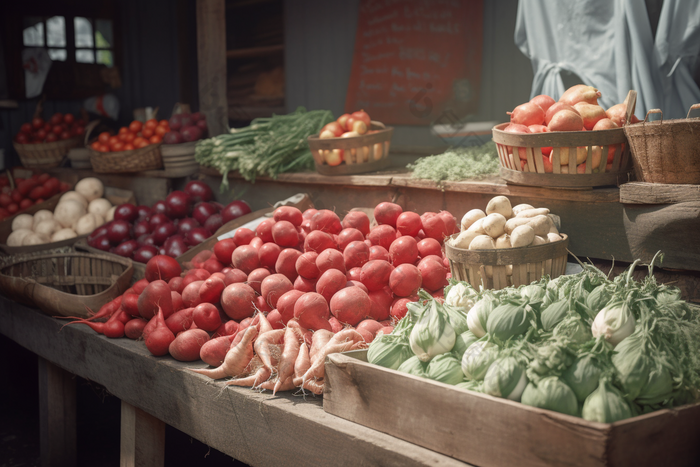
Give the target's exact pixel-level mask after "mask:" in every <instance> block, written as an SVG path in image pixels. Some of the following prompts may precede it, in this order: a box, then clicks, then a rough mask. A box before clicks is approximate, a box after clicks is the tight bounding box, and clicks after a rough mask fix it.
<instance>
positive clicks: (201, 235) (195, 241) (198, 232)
mask: <svg viewBox="0 0 700 467" xmlns="http://www.w3.org/2000/svg"><path fill="white" fill-rule="evenodd" d="M209 237H210V235H209V231H208V230H207V229H205V228H204V227H195V228H194V229H192V230H190V231H189V232H188V233H187V236H186V237H185V243H186V244H187V245H190V246H195V245H199V244H200V243H202V242H203V241H204V240H206V239H207V238H209Z"/></svg>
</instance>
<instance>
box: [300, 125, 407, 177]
mask: <svg viewBox="0 0 700 467" xmlns="http://www.w3.org/2000/svg"><path fill="white" fill-rule="evenodd" d="M371 129H372V130H377V131H376V132H375V133H371V134H365V135H360V136H353V137H349V138H324V139H321V138H319V137H318V135H312V136H309V137H308V138H307V141H308V142H309V148H310V149H311V154H312V155H313V156H314V162H315V163H316V171H317V172H318V173H320V174H323V175H352V174H360V173H367V172H376V171H377V170H381V169H383V168H386V167H388V166H389V165H390V164H391V162H390V160H389V146H390V145H391V135H392V134H393V132H394V129H393V128H391V127H385V126H384V124H383V123H381V122H374V121H373V122H372V123H371ZM334 149H340V150H343V151H345V155H344V157H343V162H342V163H341V164H340V165H336V166H330V165H328V164H327V163H326V162H325V159H324V156H323V154H324V153H326V152H328V151H332V150H334Z"/></svg>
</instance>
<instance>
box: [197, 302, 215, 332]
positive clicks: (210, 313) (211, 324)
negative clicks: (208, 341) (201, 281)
mask: <svg viewBox="0 0 700 467" xmlns="http://www.w3.org/2000/svg"><path fill="white" fill-rule="evenodd" d="M192 318H193V320H194V324H196V325H197V327H198V328H200V329H203V330H205V331H216V330H217V329H218V328H219V326H221V317H220V316H219V309H218V308H216V307H215V306H214V305H212V304H211V303H200V304H199V305H197V306H196V307H195V309H194V312H193V313H192Z"/></svg>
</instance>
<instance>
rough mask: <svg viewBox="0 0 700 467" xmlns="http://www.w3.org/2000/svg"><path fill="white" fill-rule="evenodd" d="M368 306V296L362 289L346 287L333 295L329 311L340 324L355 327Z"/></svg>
mask: <svg viewBox="0 0 700 467" xmlns="http://www.w3.org/2000/svg"><path fill="white" fill-rule="evenodd" d="M370 305H371V302H370V299H369V296H368V295H367V294H366V293H365V292H364V291H363V290H362V289H360V288H359V287H348V288H345V289H342V290H340V291H339V292H337V293H336V294H335V295H333V298H331V302H330V311H331V313H332V314H333V316H335V317H336V319H338V321H340V322H341V323H345V324H349V325H351V326H355V325H357V323H359V322H360V321H361V320H362V318H364V317H365V315H366V314H367V310H368V309H369V308H370ZM300 324H301V323H300Z"/></svg>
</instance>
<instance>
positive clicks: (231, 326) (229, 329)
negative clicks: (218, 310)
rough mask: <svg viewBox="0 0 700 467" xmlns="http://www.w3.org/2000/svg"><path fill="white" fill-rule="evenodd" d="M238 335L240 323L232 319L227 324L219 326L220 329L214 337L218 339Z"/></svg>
mask: <svg viewBox="0 0 700 467" xmlns="http://www.w3.org/2000/svg"><path fill="white" fill-rule="evenodd" d="M236 333H238V323H237V322H235V321H234V320H232V319H230V320H228V321H226V322H225V323H222V324H221V326H219V328H218V329H217V330H216V331H215V332H214V335H213V336H212V337H213V338H217V337H221V336H235V335H236Z"/></svg>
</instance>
